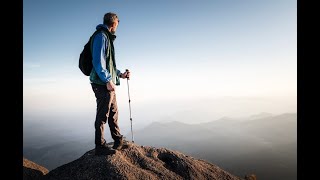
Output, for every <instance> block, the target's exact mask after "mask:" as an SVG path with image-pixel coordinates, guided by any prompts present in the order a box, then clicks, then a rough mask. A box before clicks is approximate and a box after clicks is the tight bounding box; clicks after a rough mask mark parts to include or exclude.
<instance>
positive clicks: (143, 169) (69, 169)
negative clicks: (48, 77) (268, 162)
mask: <svg viewBox="0 0 320 180" xmlns="http://www.w3.org/2000/svg"><path fill="white" fill-rule="evenodd" d="M130 144H131V146H130V147H129V148H127V149H123V150H121V151H117V152H116V153H115V154H112V155H105V156H96V155H94V149H92V150H89V151H88V152H86V153H85V154H84V155H83V156H81V157H80V158H79V159H76V160H74V161H72V162H70V163H67V164H64V165H62V166H60V167H58V168H56V169H53V170H52V171H50V172H49V173H48V174H46V175H45V176H44V178H45V179H49V180H66V179H68V180H90V179H92V180H93V179H94V180H102V179H103V180H106V179H113V180H114V179H120V180H122V179H130V180H134V179H150V180H158V179H159V180H160V179H161V180H165V179H168V180H169V179H170V180H172V179H175V180H179V179H181V180H185V179H190V180H191V179H194V180H203V179H208V180H209V179H210V180H215V179H216V180H218V179H219V180H241V179H242V178H240V177H237V176H235V175H232V174H230V173H229V172H227V171H225V170H223V169H221V168H219V167H218V166H216V165H214V164H211V163H208V162H207V161H205V160H201V159H195V158H193V157H191V156H187V155H184V154H182V153H180V152H178V151H173V150H169V149H165V148H154V147H149V146H139V145H137V144H132V143H130Z"/></svg>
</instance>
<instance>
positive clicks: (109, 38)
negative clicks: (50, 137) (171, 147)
mask: <svg viewBox="0 0 320 180" xmlns="http://www.w3.org/2000/svg"><path fill="white" fill-rule="evenodd" d="M118 25H119V18H118V16H117V15H116V14H115V13H112V12H109V13H106V14H105V15H104V18H103V24H99V25H97V26H96V29H97V30H102V31H100V32H98V33H97V34H96V35H95V36H94V37H93V38H92V40H93V42H92V58H93V60H92V64H93V68H92V71H91V73H90V83H91V86H92V90H93V92H94V94H95V97H96V103H97V109H96V110H97V111H96V120H95V145H96V147H95V153H96V155H103V154H108V153H110V151H112V149H111V148H110V147H108V145H107V142H106V140H105V139H104V125H105V123H106V122H108V125H109V128H110V132H111V137H112V139H113V140H114V143H113V147H112V148H113V149H114V150H116V149H121V148H122V146H123V141H124V140H123V136H122V135H121V133H120V128H119V126H118V107H117V100H116V93H115V90H116V85H120V78H122V79H125V78H129V77H130V72H129V71H126V72H124V73H121V72H120V70H118V69H117V67H116V61H115V51H114V46H113V41H114V40H115V38H116V36H115V35H114V34H115V32H116V30H117V27H118ZM114 150H113V151H114Z"/></svg>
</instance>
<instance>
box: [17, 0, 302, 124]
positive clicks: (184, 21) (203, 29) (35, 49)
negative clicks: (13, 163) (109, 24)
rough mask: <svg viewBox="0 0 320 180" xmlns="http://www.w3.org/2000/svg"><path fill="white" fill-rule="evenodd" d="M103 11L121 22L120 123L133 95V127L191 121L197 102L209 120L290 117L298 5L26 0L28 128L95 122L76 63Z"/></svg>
mask: <svg viewBox="0 0 320 180" xmlns="http://www.w3.org/2000/svg"><path fill="white" fill-rule="evenodd" d="M107 12H115V13H117V14H118V17H119V19H120V23H119V26H118V29H117V32H116V35H117V38H116V40H115V42H114V46H115V53H116V61H117V68H118V69H119V70H121V71H122V72H123V71H124V70H125V69H130V71H131V79H130V80H129V81H127V80H124V79H121V85H120V86H118V87H117V89H116V92H117V100H118V105H119V113H120V114H119V117H121V118H123V119H128V114H129V107H128V99H129V96H130V99H131V107H132V109H131V110H132V116H134V117H133V120H135V121H136V122H137V123H139V121H140V122H141V121H144V122H146V121H152V120H155V119H156V118H155V117H156V116H157V117H159V116H160V115H161V116H163V117H166V116H172V115H174V114H176V113H177V112H178V111H179V112H181V113H183V112H185V111H186V110H189V111H188V113H190V111H191V114H190V116H195V115H196V113H197V112H195V111H192V110H193V109H197V107H199V106H201V105H203V106H206V107H205V108H206V109H208V110H207V111H210V112H211V113H212V114H214V113H215V110H217V112H216V114H215V116H214V115H212V116H214V118H218V117H220V116H221V117H222V116H227V115H230V113H231V112H236V111H241V112H242V110H243V112H244V111H246V112H252V113H256V112H259V111H268V112H271V113H282V112H287V111H290V112H295V111H296V96H297V2H296V1H295V0H241V1H240V0H200V1H199V0H184V1H182V0H161V1H160V0H159V1H146V0H145V1H143V0H135V1H132V0H127V1H125V0H117V1H116V0H90V1H85V0H77V1H76V0H74V1H72V0H69V1H62V0H23V116H24V123H28V122H29V121H38V122H40V121H42V122H46V121H49V119H50V121H52V120H51V119H52V118H55V121H58V120H59V119H61V120H62V119H76V121H77V122H80V119H81V121H86V122H87V121H90V123H91V124H93V121H94V113H95V97H94V94H93V92H92V89H91V86H90V82H89V77H87V76H85V75H83V74H82V73H81V71H80V69H79V68H78V59H79V55H80V52H81V51H82V49H83V46H84V45H85V43H86V42H87V41H88V38H89V37H90V35H91V34H92V33H93V32H94V30H95V27H96V26H97V25H98V24H101V23H102V21H103V15H104V14H105V13H107ZM224 98H229V99H228V101H224ZM232 98H235V99H239V98H240V99H241V98H243V99H248V98H249V99H255V98H256V99H259V102H262V101H263V103H260V104H257V101H252V103H251V104H250V103H249V104H248V103H246V104H245V105H243V104H241V103H240V104H239V102H240V101H237V104H236V103H234V102H236V101H231V100H230V99H232ZM213 102H215V103H218V104H215V106H214V107H215V108H212V107H210V103H211V104H212V103H213ZM220 102H221V104H223V107H222V106H220V107H219V103H220ZM226 102H228V103H229V104H226ZM241 102H244V101H241ZM246 102H247V101H246ZM206 103H209V105H208V104H206ZM262 104H263V105H262ZM235 105H237V107H235ZM208 106H209V107H208ZM258 106H259V107H261V108H260V109H259V108H257V107H258ZM201 107H202V106H201ZM219 108H220V110H219V113H218V109H219ZM223 108H224V109H223ZM239 108H242V110H239ZM254 108H257V109H254ZM202 109H204V108H202ZM222 109H223V110H222ZM226 109H227V110H226ZM250 109H252V111H250ZM192 113H194V114H192ZM238 115H242V114H241V113H238ZM88 119H90V120H88ZM188 122H190V123H192V122H193V121H192V120H189V121H188ZM51 123H53V122H51ZM141 123H142V122H141ZM91 124H90V125H91ZM92 128H93V126H92Z"/></svg>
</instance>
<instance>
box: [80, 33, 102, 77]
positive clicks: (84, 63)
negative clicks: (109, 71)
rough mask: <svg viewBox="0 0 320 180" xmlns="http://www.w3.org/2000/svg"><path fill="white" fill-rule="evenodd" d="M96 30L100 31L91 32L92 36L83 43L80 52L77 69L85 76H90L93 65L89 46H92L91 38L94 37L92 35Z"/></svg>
mask: <svg viewBox="0 0 320 180" xmlns="http://www.w3.org/2000/svg"><path fill="white" fill-rule="evenodd" d="M98 32H100V31H95V32H94V33H93V34H92V36H91V37H90V38H89V40H88V42H87V43H86V44H85V45H84V48H83V50H82V51H81V53H80V57H79V69H80V70H81V72H82V73H83V74H84V75H86V76H90V73H91V70H92V68H93V65H92V52H91V46H92V42H91V40H92V38H93V37H94V35H96V34H97V33H98Z"/></svg>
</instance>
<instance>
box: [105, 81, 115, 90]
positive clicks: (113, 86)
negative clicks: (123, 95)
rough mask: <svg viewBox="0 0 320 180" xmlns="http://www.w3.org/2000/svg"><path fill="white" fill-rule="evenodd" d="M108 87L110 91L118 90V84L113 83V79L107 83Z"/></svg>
mask: <svg viewBox="0 0 320 180" xmlns="http://www.w3.org/2000/svg"><path fill="white" fill-rule="evenodd" d="M107 89H108V90H109V91H115V90H116V86H115V85H114V84H113V82H112V81H109V82H108V83H107Z"/></svg>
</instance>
